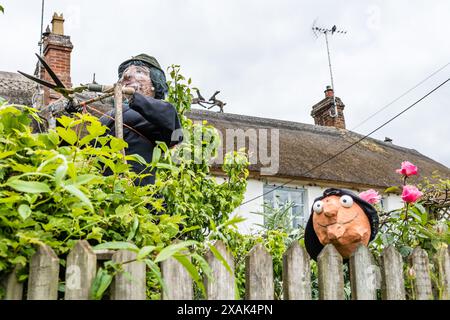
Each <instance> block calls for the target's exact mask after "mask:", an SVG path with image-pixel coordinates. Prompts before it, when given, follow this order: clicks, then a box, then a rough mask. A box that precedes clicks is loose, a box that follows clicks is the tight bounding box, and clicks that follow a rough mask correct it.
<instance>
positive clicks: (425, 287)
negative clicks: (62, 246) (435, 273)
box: [409, 247, 433, 300]
mask: <svg viewBox="0 0 450 320" xmlns="http://www.w3.org/2000/svg"><path fill="white" fill-rule="evenodd" d="M409 260H410V264H411V267H412V268H413V270H414V271H415V279H414V280H413V282H414V284H413V286H414V291H415V295H416V300H430V299H433V292H432V289H431V279H430V272H429V270H430V269H429V265H428V254H427V252H426V251H425V250H423V249H422V248H420V247H416V248H415V249H414V250H413V252H412V254H411V256H410V257H409Z"/></svg>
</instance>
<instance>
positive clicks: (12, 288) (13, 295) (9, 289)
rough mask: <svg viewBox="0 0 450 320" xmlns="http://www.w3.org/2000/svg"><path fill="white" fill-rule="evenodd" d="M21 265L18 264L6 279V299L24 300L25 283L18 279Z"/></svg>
mask: <svg viewBox="0 0 450 320" xmlns="http://www.w3.org/2000/svg"><path fill="white" fill-rule="evenodd" d="M20 269H21V266H19V265H16V266H15V267H14V269H13V271H12V272H11V273H10V274H9V275H8V276H7V277H6V279H5V291H6V294H5V300H22V297H23V283H22V282H19V281H18V280H17V272H19V270H20Z"/></svg>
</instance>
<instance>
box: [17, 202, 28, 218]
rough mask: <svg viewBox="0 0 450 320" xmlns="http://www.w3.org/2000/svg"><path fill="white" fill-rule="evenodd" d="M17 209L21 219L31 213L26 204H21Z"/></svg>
mask: <svg viewBox="0 0 450 320" xmlns="http://www.w3.org/2000/svg"><path fill="white" fill-rule="evenodd" d="M17 211H19V215H20V217H21V218H22V219H23V220H25V219H26V218H28V217H29V216H30V214H31V209H30V206H29V205H27V204H21V205H20V206H19V208H18V209H17Z"/></svg>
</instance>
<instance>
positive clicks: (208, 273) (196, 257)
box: [191, 253, 213, 280]
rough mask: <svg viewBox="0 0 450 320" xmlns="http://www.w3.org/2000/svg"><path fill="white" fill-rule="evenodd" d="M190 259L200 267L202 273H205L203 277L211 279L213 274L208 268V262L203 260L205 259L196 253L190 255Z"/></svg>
mask: <svg viewBox="0 0 450 320" xmlns="http://www.w3.org/2000/svg"><path fill="white" fill-rule="evenodd" d="M191 256H192V259H194V260H196V261H197V262H198V264H199V266H200V268H201V269H202V271H203V272H204V273H205V275H206V276H207V277H208V278H209V279H211V280H212V279H213V273H212V269H211V267H210V266H209V264H208V262H207V261H206V260H205V258H203V257H202V256H200V255H199V254H197V253H193V254H192V255H191Z"/></svg>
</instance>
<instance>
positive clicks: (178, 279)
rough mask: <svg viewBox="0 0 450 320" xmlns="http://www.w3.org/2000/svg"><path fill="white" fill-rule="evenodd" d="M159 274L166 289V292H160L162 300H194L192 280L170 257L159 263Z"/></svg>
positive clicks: (179, 264) (184, 269)
mask: <svg viewBox="0 0 450 320" xmlns="http://www.w3.org/2000/svg"><path fill="white" fill-rule="evenodd" d="M189 259H190V258H189ZM161 273H162V277H163V280H164V282H165V284H166V287H167V292H165V291H164V290H163V291H162V299H163V300H193V299H194V292H193V286H192V278H191V276H190V275H189V272H188V271H187V270H186V268H185V267H184V266H183V265H182V264H181V263H179V262H178V261H177V260H176V259H174V258H172V257H171V258H169V259H167V260H164V261H163V262H161Z"/></svg>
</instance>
